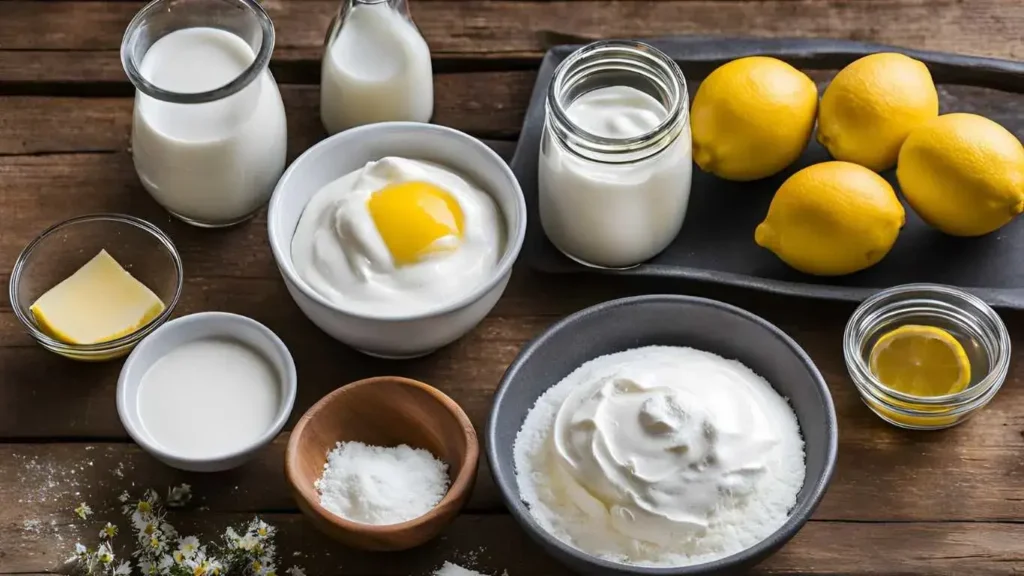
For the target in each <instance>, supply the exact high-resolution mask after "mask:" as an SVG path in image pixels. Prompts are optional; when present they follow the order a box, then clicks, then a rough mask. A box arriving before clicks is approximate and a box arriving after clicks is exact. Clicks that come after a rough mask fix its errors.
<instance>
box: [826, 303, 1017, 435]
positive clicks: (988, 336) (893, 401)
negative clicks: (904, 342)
mask: <svg viewBox="0 0 1024 576" xmlns="http://www.w3.org/2000/svg"><path fill="white" fill-rule="evenodd" d="M907 324H917V325H925V326H935V327H938V328H942V329H944V330H946V331H947V332H949V333H950V334H952V335H953V336H954V337H955V338H956V339H957V340H958V341H959V342H960V344H961V345H962V346H963V348H964V351H965V352H966V353H967V357H968V359H969V360H970V362H971V381H970V383H968V385H967V388H965V389H964V390H963V391H961V392H958V393H956V394H947V395H945V396H932V397H920V396H913V395H910V394H905V393H902V392H899V391H897V390H893V389H891V388H888V387H887V386H885V385H884V384H882V383H881V382H880V381H879V380H878V379H877V378H875V376H874V375H873V374H872V373H871V370H870V369H869V367H868V358H869V356H870V354H871V349H872V347H874V345H875V343H876V342H877V341H878V339H879V338H880V337H881V336H882V335H884V334H886V333H887V332H890V331H892V330H894V329H896V328H899V327H900V326H904V325H907ZM843 355H844V356H845V358H846V369H847V370H848V371H849V372H850V377H851V378H852V379H853V383H854V384H855V385H856V386H857V390H858V391H859V392H860V395H861V399H862V400H863V401H864V403H865V404H867V405H868V407H869V408H871V410H872V411H873V412H874V413H875V414H877V415H878V416H879V417H880V418H882V419H883V420H885V421H886V422H889V423H890V424H893V425H895V426H899V427H900V428H908V429H911V430H939V429H942V428H949V427H950V426H955V425H957V424H959V423H960V422H963V421H964V420H966V419H967V418H968V417H969V416H971V414H973V413H974V412H976V411H978V410H979V409H981V408H983V407H984V406H985V405H986V404H988V402H989V401H990V400H992V398H993V397H994V396H995V395H996V393H997V392H999V388H1001V387H1002V385H1003V381H1005V380H1006V374H1007V372H1008V370H1009V367H1010V335H1009V333H1008V332H1007V330H1006V325H1005V324H1003V321H1002V320H1001V319H1000V318H999V316H998V315H997V314H996V312H995V311H994V310H992V308H991V307H989V306H988V305H987V304H985V303H984V302H983V301H982V300H981V299H979V298H977V297H975V296H972V295H971V294H968V293H967V292H964V291H963V290H959V289H957V288H953V287H950V286H943V285H939V284H906V285H903V286H896V287H894V288H889V289H886V290H882V291H881V292H879V293H877V294H875V295H874V296H872V297H870V298H868V299H867V300H865V301H864V303H863V304H861V305H860V307H858V308H857V310H856V311H855V312H854V313H853V315H852V316H851V317H850V320H849V322H847V324H846V332H845V334H844V335H843Z"/></svg>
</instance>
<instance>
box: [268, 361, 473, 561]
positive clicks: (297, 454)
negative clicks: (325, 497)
mask: <svg viewBox="0 0 1024 576" xmlns="http://www.w3.org/2000/svg"><path fill="white" fill-rule="evenodd" d="M346 441H347V442H363V443H364V444H369V445H375V446H397V445H399V444H407V445H409V446H412V447H413V448H424V449H426V450H429V451H430V452H431V453H432V454H433V455H434V456H435V457H436V458H438V459H440V460H442V461H444V462H445V463H446V464H448V477H449V479H450V480H451V485H450V487H449V488H448V493H447V494H446V495H445V497H444V499H442V500H441V502H439V503H438V504H437V506H435V507H434V508H433V509H432V510H430V511H429V512H427V513H426V514H424V515H423V516H420V517H419V518H414V519H412V520H409V521H407V522H402V523H401V524H391V525H386V526H376V525H370V524H361V523H358V522H352V521H350V520H345V519H344V518H341V517H339V516H337V515H336V514H333V513H332V512H330V511H328V510H327V509H326V508H324V507H323V506H321V505H320V495H319V494H318V493H317V491H316V488H314V486H313V483H314V482H315V481H316V480H318V479H319V478H320V476H321V475H322V474H323V470H324V464H325V463H326V462H327V453H328V452H329V451H330V450H332V449H333V448H334V446H335V443H337V442H346ZM479 456H480V444H479V442H478V441H477V437H476V431H475V430H474V429H473V424H472V423H471V422H470V421H469V418H468V417H467V416H466V413H465V412H463V411H462V408H460V407H459V405H458V404H456V403H455V401H453V400H452V399H451V398H449V397H448V396H446V395H445V394H444V393H443V392H441V391H440V390H437V389H436V388H433V387H431V386H428V385H426V384H424V383H422V382H417V381H416V380H410V379H408V378H399V377H394V376H381V377H378V378H369V379H367V380H360V381H358V382H353V383H351V384H348V385H346V386H343V387H341V388H338V389H337V390H335V391H334V392H331V393H330V394H328V395H327V396H324V397H323V398H321V399H320V401H319V402H317V403H316V404H314V405H313V407H312V408H310V409H309V410H308V411H307V412H306V413H305V414H304V415H303V416H302V419H300V420H299V423H298V424H297V425H296V426H295V430H293V431H292V434H291V437H290V438H289V440H288V449H287V451H286V452H285V474H286V475H287V477H288V483H289V484H291V488H292V495H293V496H294V497H295V501H296V503H298V505H299V508H300V509H301V510H302V512H303V513H304V514H305V515H306V516H307V517H308V518H309V519H310V520H311V521H312V522H313V524H314V525H316V527H317V528H319V529H320V531H322V532H323V533H325V534H327V535H328V536H330V537H332V538H334V539H335V540H338V541H340V542H342V543H344V544H346V545H348V546H352V547H355V548H362V549H364V550H405V549H408V548H413V547H415V546H419V545H420V544H423V543H425V542H427V541H428V540H430V539H432V538H434V537H435V536H437V535H438V534H439V533H440V532H441V530H443V529H444V528H445V527H446V526H447V525H448V524H449V523H451V521H452V520H454V519H455V516H456V515H457V514H458V513H459V511H460V510H461V509H462V507H463V506H464V505H465V503H466V500H467V499H468V498H469V493H470V492H471V491H472V489H473V483H474V482H475V481H476V467H477V460H478V459H479Z"/></svg>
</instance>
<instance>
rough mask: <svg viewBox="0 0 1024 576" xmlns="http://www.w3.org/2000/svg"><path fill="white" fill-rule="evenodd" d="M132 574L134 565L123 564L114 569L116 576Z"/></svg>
mask: <svg viewBox="0 0 1024 576" xmlns="http://www.w3.org/2000/svg"><path fill="white" fill-rule="evenodd" d="M131 573H132V565H131V564H129V563H127V562H121V563H120V564H118V565H117V568H114V572H113V575H114V576H128V575H129V574H131Z"/></svg>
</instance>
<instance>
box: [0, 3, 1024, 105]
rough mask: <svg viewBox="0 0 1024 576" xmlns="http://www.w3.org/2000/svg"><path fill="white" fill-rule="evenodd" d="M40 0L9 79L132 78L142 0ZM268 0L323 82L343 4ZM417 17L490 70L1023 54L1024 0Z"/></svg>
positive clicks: (17, 11) (633, 6)
mask: <svg viewBox="0 0 1024 576" xmlns="http://www.w3.org/2000/svg"><path fill="white" fill-rule="evenodd" d="M38 5H39V2H37V1H34V0H4V2H0V84H3V83H8V84H11V83H16V84H19V85H20V87H21V88H22V89H28V88H29V87H26V86H24V85H23V84H25V83H40V82H42V83H47V82H49V83H53V82H86V83H95V82H108V83H109V82H124V81H125V78H124V73H123V72H122V70H121V64H120V61H119V57H118V52H117V51H118V49H119V47H120V42H121V37H122V35H123V33H124V28H125V26H126V25H127V23H128V21H129V20H131V17H132V15H134V13H135V11H136V10H138V8H139V7H140V6H141V5H142V3H141V2H137V1H123V2H122V1H114V2H111V1H96V2H92V1H60V0H58V1H52V2H46V8H45V9H39V8H38ZM264 5H265V6H266V7H267V10H268V12H269V13H270V15H271V17H272V18H273V20H274V23H275V26H276V29H277V43H276V48H275V54H276V58H275V60H276V62H275V64H274V70H275V73H276V74H277V75H278V77H279V80H282V81H288V82H299V81H314V80H315V76H316V74H317V73H318V71H319V66H318V65H316V62H317V61H318V60H319V58H320V54H321V45H322V43H323V35H324V30H326V28H327V25H328V23H329V22H330V20H331V18H332V17H333V15H334V13H335V11H336V10H337V0H271V1H268V2H265V3H264ZM413 14H414V18H415V19H416V23H417V25H418V26H419V27H420V29H421V30H422V31H423V34H424V36H425V37H426V39H427V41H428V42H429V43H430V45H431V48H432V50H433V53H434V55H435V57H436V58H437V59H438V60H439V65H441V66H443V67H450V66H453V65H455V63H461V64H462V65H463V66H465V65H467V61H473V62H475V66H487V67H489V68H492V69H493V68H495V67H499V66H501V60H500V59H505V60H508V59H512V60H513V61H514V63H515V64H517V65H521V63H522V61H523V60H526V61H535V60H536V59H538V58H540V56H541V55H542V54H543V52H544V50H545V49H546V45H545V42H544V38H545V36H544V34H543V32H545V31H554V32H565V33H573V34H578V35H581V36H585V37H592V38H603V37H612V36H615V37H644V36H658V35H668V34H723V35H732V36H799V37H833V38H847V39H854V40H864V41H873V42H880V43H885V44H898V45H902V46H908V47H913V48H923V49H931V50H940V51H947V52H959V53H964V54H975V55H984V56H998V57H1003V58H1022V57H1024V35H1022V34H1021V32H1020V31H1021V30H1022V29H1024V3H1021V2H1016V1H1015V0H972V1H971V2H963V1H961V0H909V1H896V0H857V1H853V2H851V1H847V0H760V1H757V2H745V1H739V0H633V1H605V0H572V1H561V2H559V1H544V2H529V1H515V0H512V1H510V0H433V1H419V2H415V1H414V2H413ZM69 22H74V23H75V25H73V26H69V25H68V24H67V23H69ZM26 30H31V31H32V32H31V33H26ZM54 51H70V52H69V53H63V52H56V53H55V52H54ZM481 61H483V62H481ZM488 62H489V63H488Z"/></svg>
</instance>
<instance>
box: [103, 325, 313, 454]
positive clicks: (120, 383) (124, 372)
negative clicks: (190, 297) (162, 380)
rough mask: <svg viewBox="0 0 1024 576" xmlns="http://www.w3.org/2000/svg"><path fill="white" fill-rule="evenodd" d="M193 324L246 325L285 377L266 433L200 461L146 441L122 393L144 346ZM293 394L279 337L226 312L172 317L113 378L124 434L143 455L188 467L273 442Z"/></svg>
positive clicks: (294, 378) (288, 358)
mask: <svg viewBox="0 0 1024 576" xmlns="http://www.w3.org/2000/svg"><path fill="white" fill-rule="evenodd" d="M197 323H217V324H220V325H222V326H224V327H226V328H227V329H226V330H225V332H226V333H229V334H230V333H231V332H233V329H232V328H231V326H233V325H247V326H249V327H250V328H253V329H255V330H256V331H257V332H258V333H259V334H260V335H262V336H263V337H264V338H266V339H267V342H269V343H270V345H271V346H272V347H273V348H274V349H275V350H276V351H277V353H278V354H280V356H281V359H282V360H283V363H282V364H280V365H279V364H278V362H277V361H276V360H274V359H271V358H268V359H267V361H269V362H271V363H272V364H273V365H274V366H275V367H278V368H281V369H282V371H283V372H284V374H285V378H284V381H283V382H282V386H283V391H284V395H283V396H282V398H281V405H280V406H279V407H278V412H277V416H276V417H275V418H274V421H273V422H272V423H271V425H270V427H269V428H267V431H266V432H264V433H263V434H262V435H260V436H259V437H258V438H256V439H255V440H253V441H252V442H250V443H249V444H246V445H245V446H244V447H242V448H239V449H237V450H234V451H233V452H228V453H226V454H219V455H216V456H209V457H203V458H197V457H195V456H187V455H182V454H175V453H173V452H169V451H167V450H165V449H163V448H162V447H160V446H158V445H156V444H154V443H153V442H150V440H149V437H148V435H146V434H145V433H142V432H141V431H140V430H137V429H136V428H135V426H134V425H133V424H132V422H131V420H130V419H129V418H127V417H126V416H127V414H129V413H131V414H134V415H135V416H136V418H137V417H138V403H137V402H129V398H128V397H127V392H126V390H125V389H126V387H127V384H126V383H127V380H128V374H129V372H131V371H132V370H131V368H132V364H133V363H134V362H135V361H136V360H137V359H138V356H139V355H141V354H142V353H143V352H144V351H145V350H146V348H147V347H149V346H154V345H155V344H154V342H157V341H158V339H159V338H163V337H166V335H167V334H169V333H171V332H173V331H174V330H183V329H185V328H187V327H188V326H191V325H194V324H197ZM139 374H140V378H141V376H142V375H143V374H145V373H144V372H140V373H139ZM136 390H138V388H137V387H136ZM297 391H298V374H297V372H296V370H295V360H294V359H293V358H292V354H291V352H289V351H288V347H287V346H285V344H284V342H283V341H281V338H279V337H278V336H277V334H275V333H274V331H273V330H271V329H270V328H267V327H266V326H264V325H263V324H261V323H259V322H257V321H256V320H253V319H252V318H249V317H248V316H242V315H240V314H232V313H230V312H197V313H195V314H189V315H187V316H182V317H181V318H176V319H174V320H171V321H170V322H167V323H166V324H164V325H162V326H160V327H159V328H157V329H156V330H154V331H153V333H152V334H150V335H149V336H148V337H146V338H145V339H144V340H143V341H142V342H140V343H139V345H138V346H136V347H135V349H134V350H132V353H131V354H130V355H129V356H128V358H127V359H126V360H125V361H124V366H122V367H121V373H120V375H119V376H118V378H117V415H118V417H119V418H120V420H121V425H122V426H124V429H125V430H127V431H128V435H129V436H131V438H132V440H134V441H135V443H136V444H138V445H139V446H142V448H143V449H144V450H146V452H149V453H151V454H153V455H155V456H158V457H160V458H161V459H166V460H177V461H181V462H186V463H188V464H192V465H204V464H209V465H212V464H218V463H221V462H227V461H230V460H233V459H235V458H238V457H241V456H245V455H246V454H249V453H250V452H252V451H254V450H257V449H259V448H261V447H263V446H265V445H267V444H269V443H270V442H271V441H273V439H274V438H276V437H277V435H278V434H279V433H280V432H281V429H282V428H284V425H285V424H286V423H287V422H288V418H290V417H291V413H292V408H293V407H294V406H295V395H296V393H297ZM136 397H137V395H133V396H132V398H131V400H135V399H136Z"/></svg>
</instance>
